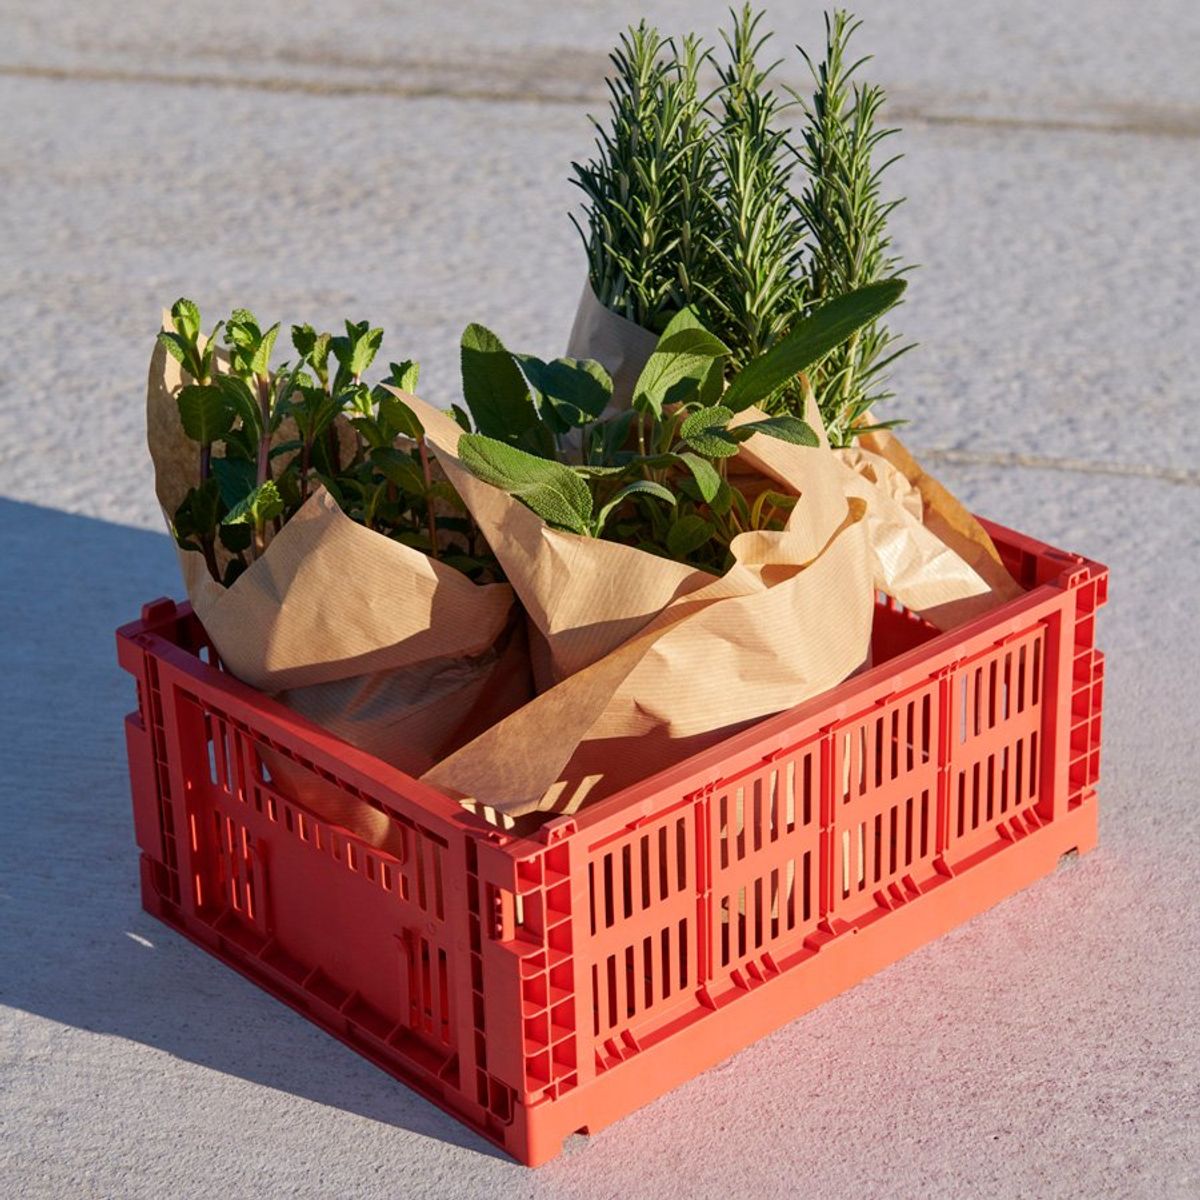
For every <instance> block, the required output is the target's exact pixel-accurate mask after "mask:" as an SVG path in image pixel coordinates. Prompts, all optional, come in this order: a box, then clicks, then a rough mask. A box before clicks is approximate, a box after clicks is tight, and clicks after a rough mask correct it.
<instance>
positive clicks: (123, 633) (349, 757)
mask: <svg viewBox="0 0 1200 1200" xmlns="http://www.w3.org/2000/svg"><path fill="white" fill-rule="evenodd" d="M977 519H978V520H979V521H980V523H981V524H982V525H983V526H984V528H985V529H986V531H987V532H988V534H989V536H991V537H993V539H996V540H1001V541H1003V542H1005V543H1006V544H1008V545H1011V546H1014V547H1016V548H1019V549H1024V550H1028V551H1030V552H1033V553H1037V554H1039V555H1041V556H1043V557H1044V556H1047V555H1049V556H1050V557H1052V558H1055V559H1060V560H1061V561H1062V571H1061V572H1060V573H1059V574H1058V575H1056V576H1054V577H1052V578H1050V579H1047V580H1044V581H1043V582H1042V583H1039V584H1037V585H1035V586H1034V587H1032V588H1029V589H1028V590H1027V591H1025V592H1024V594H1023V595H1021V596H1019V597H1017V598H1015V599H1013V600H1011V601H1008V602H1007V603H1005V604H1002V605H999V606H998V607H996V608H994V609H992V610H991V611H990V612H987V613H984V614H982V615H981V616H979V617H976V618H974V619H973V620H971V621H968V622H966V623H965V624H962V625H958V626H955V627H953V628H951V629H948V630H943V631H941V632H939V633H937V634H936V635H935V636H933V637H931V638H930V639H929V640H928V641H925V642H923V643H921V644H920V645H919V646H915V647H913V648H912V649H911V650H907V651H905V652H904V653H902V654H898V655H896V656H894V657H892V658H888V659H885V660H884V661H882V662H879V663H876V664H875V665H873V666H871V667H869V668H868V669H866V670H865V671H862V672H860V673H859V674H856V675H854V676H851V677H850V678H848V679H845V680H843V681H842V682H841V683H839V684H837V685H836V686H834V687H832V688H829V689H827V690H826V691H823V692H820V693H818V694H817V695H815V696H811V697H809V699H807V700H803V701H801V702H800V703H799V704H796V705H793V706H792V707H791V708H786V709H782V710H780V711H779V712H776V713H772V714H769V715H767V716H765V717H762V718H759V719H756V720H754V721H752V723H751V724H750V725H749V726H748V727H747V728H745V729H743V730H741V731H739V732H738V733H735V734H732V735H730V736H729V737H727V738H723V739H721V740H720V741H718V742H715V743H714V744H713V745H711V746H709V747H707V748H706V749H703V750H699V751H697V752H696V753H695V754H691V755H689V756H688V757H687V758H685V759H683V760H681V761H680V762H678V763H674V764H672V765H670V766H667V767H664V768H663V769H661V770H659V771H656V772H655V773H653V774H652V775H648V776H646V778H645V779H641V780H638V781H637V782H635V783H632V784H629V785H628V786H627V787H624V788H622V789H621V790H620V791H617V792H614V793H613V794H612V795H611V796H606V797H604V798H603V799H601V800H598V801H596V802H595V803H593V804H588V805H585V806H584V807H583V808H582V809H580V810H579V811H578V812H575V813H557V814H556V813H550V814H549V815H548V816H547V818H546V821H545V822H544V823H543V824H542V825H541V826H540V827H539V828H538V829H537V830H536V831H534V832H532V833H529V834H524V835H521V834H516V833H513V832H511V831H508V830H503V829H499V828H497V827H496V826H495V825H492V824H490V823H489V822H488V821H486V820H485V819H484V818H483V817H481V816H478V815H477V814H475V813H472V812H470V811H468V810H467V809H465V808H463V807H462V805H461V804H460V803H459V802H458V801H457V800H455V799H453V798H452V797H450V796H447V795H446V794H445V793H444V792H441V791H439V790H438V789H437V788H434V787H432V786H430V785H429V784H427V783H424V782H423V781H422V780H421V779H419V778H417V777H415V776H412V775H409V774H407V773H406V772H405V771H402V770H401V769H400V768H398V767H393V766H390V765H389V764H387V763H386V762H384V761H383V760H382V759H379V758H376V757H375V756H374V755H372V754H369V753H367V752H366V751H364V750H360V749H358V748H357V747H355V746H353V745H352V744H351V743H349V742H347V741H344V740H343V739H342V738H339V737H338V736H337V735H336V734H333V733H330V732H329V731H328V730H326V729H323V728H322V727H321V726H320V725H318V724H316V723H315V722H313V721H311V720H309V719H308V718H307V717H303V716H301V715H300V714H299V713H297V712H294V711H293V710H292V709H290V708H288V707H287V706H286V705H285V704H283V703H282V702H281V701H278V700H276V699H275V698H274V697H272V696H270V695H269V694H268V693H266V692H263V691H260V690H259V689H258V688H255V687H253V686H252V685H250V684H247V683H244V682H243V681H242V680H240V679H238V678H236V676H234V675H232V674H230V673H229V672H226V671H221V670H219V669H218V668H216V667H215V666H213V665H212V664H211V663H208V662H205V661H204V660H202V659H200V658H199V657H197V656H196V655H193V654H191V653H189V652H188V651H186V650H183V649H182V648H181V647H180V646H178V645H177V644H176V643H175V642H174V641H172V640H171V639H170V638H169V637H167V636H165V635H164V634H162V633H159V632H156V626H158V627H161V625H162V623H163V622H164V621H168V620H170V621H176V620H180V619H186V618H187V617H188V616H190V615H192V606H191V604H190V603H189V602H187V601H182V602H177V601H175V600H173V599H171V598H169V597H162V598H160V599H157V600H154V601H151V602H150V603H148V604H145V605H143V606H142V615H141V617H140V618H139V619H138V620H136V621H131V622H129V623H127V624H125V625H122V626H120V627H119V628H118V629H117V631H116V634H117V639H118V642H120V640H122V639H125V640H128V641H130V642H133V643H135V644H136V645H138V646H139V647H141V648H143V649H145V650H149V651H151V652H152V653H153V654H155V655H156V656H157V657H159V658H161V659H163V660H165V661H167V662H169V663H171V664H172V665H173V666H174V667H175V668H176V669H178V670H180V671H181V672H182V673H184V674H186V675H191V676H193V677H197V678H198V679H200V680H201V681H202V682H203V683H204V684H205V685H206V686H207V687H211V688H215V689H217V690H219V691H221V692H223V693H225V694H226V695H228V696H229V697H230V698H231V699H233V700H234V701H235V702H236V703H238V704H241V705H246V706H248V707H251V708H253V709H254V711H255V715H256V718H258V719H262V718H266V719H267V720H269V721H270V722H271V724H272V725H274V726H275V727H276V729H275V730H274V731H272V736H274V735H275V733H276V732H277V733H278V734H279V735H280V737H279V740H280V742H281V744H286V743H288V742H291V741H295V742H297V743H298V744H299V745H306V746H310V747H312V746H315V747H316V748H317V749H319V750H320V751H322V752H323V753H326V754H328V755H330V756H331V757H334V758H336V759H337V760H338V762H339V765H340V767H341V769H342V770H343V771H345V772H347V773H349V774H353V775H359V776H363V777H365V778H367V779H369V780H370V783H371V785H372V790H379V789H382V790H383V791H385V792H388V793H395V794H396V795H398V796H402V797H403V798H404V800H405V801H406V802H407V803H409V804H414V803H415V804H418V805H420V806H421V807H422V808H424V809H426V810H427V811H428V812H429V814H430V815H431V816H434V817H436V818H438V819H441V820H444V821H449V822H450V823H451V824H453V825H456V826H457V827H459V828H460V829H462V830H463V831H464V832H467V833H469V834H471V835H472V836H475V837H478V838H480V839H482V840H484V841H487V842H490V843H491V844H493V845H494V846H495V847H496V848H498V849H501V850H502V851H503V852H504V853H505V854H507V855H509V856H511V857H512V858H513V859H516V860H519V859H523V858H526V857H530V856H533V855H536V854H540V853H542V852H543V851H544V850H545V849H546V846H547V845H549V844H553V843H554V842H555V841H557V840H559V839H560V838H562V837H567V836H574V835H575V834H577V833H584V832H589V833H602V832H603V831H602V829H601V827H602V826H609V827H611V828H613V829H619V828H629V827H634V826H636V825H638V824H639V823H640V822H641V821H642V820H643V819H644V818H646V817H647V816H649V815H650V812H649V807H651V806H652V805H653V802H654V800H655V798H656V797H658V796H660V795H661V794H663V793H664V792H668V791H669V792H672V793H674V794H675V795H683V796H689V795H697V794H701V793H703V792H705V791H709V790H712V789H713V788H715V787H716V786H718V785H719V783H720V782H721V781H722V780H725V779H731V778H735V777H737V776H738V775H740V774H742V773H743V772H744V771H745V770H748V769H750V768H751V767H752V766H754V765H756V764H758V763H762V762H764V761H769V760H770V759H771V758H775V757H777V756H778V755H781V754H783V753H784V752H785V750H786V749H788V748H790V747H794V746H795V745H797V744H798V743H801V742H804V741H807V740H809V738H811V737H813V736H819V735H820V734H821V733H823V732H825V731H826V730H828V729H830V728H832V727H834V726H835V725H837V724H839V723H840V722H842V721H845V720H852V719H853V718H854V717H855V716H857V715H861V714H862V713H865V712H869V711H870V709H871V708H874V707H876V706H877V705H878V704H879V703H881V702H884V701H886V700H890V699H893V698H894V697H895V696H897V695H899V694H900V693H902V692H904V691H906V690H908V689H907V688H906V687H905V686H904V685H901V686H899V687H897V688H895V689H893V690H892V691H890V692H888V693H887V695H886V696H880V695H878V694H877V693H878V688H879V685H880V684H881V683H884V682H885V681H887V680H890V679H893V678H895V677H898V676H905V675H907V674H908V673H909V672H910V671H912V670H914V669H916V668H918V667H919V666H920V665H921V664H922V663H925V662H927V661H928V660H929V659H931V658H937V657H938V656H939V655H942V654H944V652H945V651H946V650H948V649H950V648H951V647H954V648H955V650H956V652H955V654H954V655H953V657H952V658H950V659H948V660H947V661H946V662H944V663H943V665H942V666H941V667H939V668H937V671H938V672H939V673H947V674H948V673H950V672H952V671H953V670H954V669H955V668H956V667H957V666H958V665H960V664H961V663H963V662H965V661H967V660H969V659H970V658H972V657H973V656H974V655H975V654H976V653H978V652H980V650H982V649H984V648H986V646H988V645H993V644H995V642H996V641H997V640H998V639H999V638H1003V637H1004V636H1005V632H1004V631H1005V629H1006V627H1008V629H1009V632H1016V631H1017V629H1019V628H1024V627H1027V626H1028V622H1029V619H1030V618H1031V617H1032V616H1033V614H1034V613H1035V612H1036V611H1037V610H1038V609H1039V608H1042V607H1048V606H1050V605H1051V604H1052V601H1053V598H1054V596H1055V595H1056V594H1057V593H1058V592H1060V591H1062V590H1064V589H1066V588H1071V587H1077V586H1081V585H1082V584H1084V583H1086V582H1087V581H1088V580H1090V579H1094V578H1096V577H1098V576H1102V575H1106V574H1107V573H1108V568H1107V567H1105V566H1104V565H1103V564H1101V563H1099V562H1096V561H1094V560H1091V559H1088V558H1085V557H1083V556H1082V555H1078V554H1073V553H1070V552H1068V551H1062V550H1056V549H1055V548H1054V547H1052V546H1050V545H1049V544H1047V543H1044V542H1041V541H1038V540H1037V539H1035V538H1032V537H1030V536H1029V535H1027V534H1023V533H1020V532H1019V531H1017V530H1013V529H1010V528H1008V527H1007V526H1004V525H1001V524H1000V523H998V522H996V521H991V520H988V519H987V518H984V517H978V518H977ZM926 676H927V677H928V672H926ZM797 726H802V727H807V732H806V733H805V734H804V735H803V736H800V737H798V738H797V737H793V738H792V739H790V741H789V743H788V746H786V747H780V749H779V750H778V751H776V752H774V753H772V755H770V756H769V758H764V756H762V755H759V756H758V758H754V757H753V751H754V749H755V747H757V746H759V745H760V744H761V743H762V742H763V741H770V740H772V739H777V737H778V735H781V734H783V733H784V732H785V731H788V730H794V729H795V727H797ZM747 755H750V756H751V757H747ZM722 766H723V767H725V768H726V769H724V770H718V768H719V767H722ZM379 802H380V803H381V804H382V805H383V806H384V807H385V808H387V809H389V812H390V815H392V816H400V815H402V814H401V813H400V811H399V810H398V809H396V808H395V807H393V806H391V805H388V803H387V801H386V800H385V799H382V798H380V800H379ZM622 818H623V819H622ZM337 828H338V829H339V830H342V831H343V832H344V833H345V834H346V836H349V837H354V836H355V835H354V834H353V833H352V832H350V831H349V830H343V828H342V827H341V826H337Z"/></svg>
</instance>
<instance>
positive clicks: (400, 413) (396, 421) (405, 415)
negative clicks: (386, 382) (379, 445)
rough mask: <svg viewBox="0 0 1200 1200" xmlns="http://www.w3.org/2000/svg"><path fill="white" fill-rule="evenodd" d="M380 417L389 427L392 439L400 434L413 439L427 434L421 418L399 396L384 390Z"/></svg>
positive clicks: (380, 405) (380, 402)
mask: <svg viewBox="0 0 1200 1200" xmlns="http://www.w3.org/2000/svg"><path fill="white" fill-rule="evenodd" d="M379 418H380V420H381V421H383V423H384V425H385V426H386V427H387V431H388V432H389V433H390V434H391V437H392V440H395V438H396V436H397V435H398V434H403V435H404V436H405V437H410V438H412V439H413V441H416V440H417V438H422V437H424V436H425V427H424V426H423V425H422V424H421V420H420V418H419V417H418V416H417V414H416V413H415V412H413V410H412V409H411V408H409V407H408V405H407V404H405V403H404V401H403V400H401V399H400V397H399V396H393V395H392V394H391V392H384V394H383V395H382V397H381V398H380V400H379Z"/></svg>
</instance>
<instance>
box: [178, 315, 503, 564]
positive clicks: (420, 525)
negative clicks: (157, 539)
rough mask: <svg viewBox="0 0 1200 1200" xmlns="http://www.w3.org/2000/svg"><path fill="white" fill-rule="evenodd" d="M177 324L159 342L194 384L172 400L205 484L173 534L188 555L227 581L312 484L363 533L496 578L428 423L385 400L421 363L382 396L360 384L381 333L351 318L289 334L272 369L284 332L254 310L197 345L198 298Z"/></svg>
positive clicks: (412, 381) (392, 371)
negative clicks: (442, 471)
mask: <svg viewBox="0 0 1200 1200" xmlns="http://www.w3.org/2000/svg"><path fill="white" fill-rule="evenodd" d="M171 325H172V328H170V329H168V330H165V331H164V332H163V333H162V334H160V335H159V339H160V341H161V342H162V343H163V345H164V347H165V348H166V349H167V351H168V352H169V353H170V354H172V355H173V356H174V357H175V358H176V360H177V361H178V362H179V363H180V365H181V366H182V367H183V369H184V371H185V372H186V374H187V375H188V376H190V380H189V381H188V382H186V383H185V384H184V386H183V387H182V388H181V389H180V391H179V394H178V404H179V415H180V421H181V423H182V426H183V430H184V432H185V433H186V434H187V435H188V437H190V438H191V439H192V440H194V441H196V442H197V443H199V445H200V461H199V470H198V483H197V484H196V486H195V487H193V488H191V489H190V490H189V492H188V493H187V495H186V496H185V498H184V500H183V502H182V503H181V504H180V506H179V508H178V510H177V511H176V512H175V514H174V518H173V522H172V527H173V530H174V533H175V537H176V540H177V541H178V543H179V545H180V546H182V547H183V548H184V549H188V550H193V551H196V552H198V553H200V554H202V555H203V557H204V561H205V564H206V566H207V568H208V571H209V574H210V575H211V576H212V577H213V578H214V579H216V580H218V581H219V582H222V583H224V584H226V585H227V586H228V585H229V584H230V583H232V582H233V581H234V580H235V579H236V578H237V576H238V575H239V574H240V573H241V572H242V571H244V570H245V569H246V568H247V566H248V565H249V564H250V563H251V562H253V561H254V559H256V558H257V557H259V556H260V555H261V554H263V553H264V551H265V550H266V547H267V545H268V543H269V540H270V537H271V536H272V535H273V534H274V533H277V532H278V531H279V530H280V529H281V528H282V527H283V524H284V523H285V522H286V521H287V520H288V519H289V518H290V517H292V516H293V515H294V514H295V513H296V512H297V511H299V509H300V508H301V507H302V506H303V505H304V504H305V502H306V501H307V500H308V499H309V497H310V496H311V495H312V493H313V491H314V490H315V489H316V488H317V487H318V486H321V487H324V488H326V489H327V491H328V492H329V494H330V495H331V496H332V497H333V498H334V499H335V500H336V501H337V503H338V504H339V505H340V507H341V508H342V509H343V511H344V512H346V513H347V515H349V516H350V517H351V518H352V519H354V520H356V521H358V522H360V523H361V524H363V525H365V526H366V527H367V528H368V529H372V530H375V531H377V532H379V533H381V534H383V535H384V536H386V537H389V538H393V539H394V540H396V541H399V542H401V543H402V544H404V545H408V546H412V547H414V548H416V549H419V550H422V551H424V552H425V553H428V554H430V555H432V556H433V557H437V558H442V559H443V560H444V561H446V562H447V563H448V564H450V565H452V566H455V567H457V568H458V569H460V570H462V571H464V572H466V573H467V574H468V575H470V576H472V577H473V578H478V579H486V578H498V577H499V572H498V568H497V567H496V565H495V562H494V560H493V559H492V558H491V557H490V554H489V552H488V551H487V549H486V547H485V546H483V545H482V541H481V539H480V538H479V535H478V531H477V529H476V528H475V526H474V523H473V522H472V521H471V520H470V518H469V515H468V514H467V512H466V509H465V506H464V505H463V503H462V501H461V499H460V498H459V497H458V495H457V493H456V492H455V491H454V489H453V488H452V487H451V486H450V484H449V483H448V482H447V481H446V480H445V479H439V478H435V473H434V469H433V463H432V461H431V458H430V455H429V452H428V449H427V447H426V445H425V431H424V429H423V428H422V427H421V423H420V421H419V420H418V419H417V417H416V415H415V414H414V413H413V411H412V410H411V408H409V406H408V405H406V404H405V403H404V402H403V401H402V400H401V399H400V398H399V397H398V396H396V395H394V394H393V393H392V391H390V390H389V387H394V388H397V389H399V390H401V391H408V392H411V391H413V390H414V389H415V387H416V384H417V379H418V374H419V368H418V366H417V364H416V363H415V362H411V361H405V362H400V363H391V364H390V368H389V373H388V375H387V377H386V378H385V379H384V380H383V381H382V382H381V383H378V384H376V385H374V386H372V385H371V384H369V383H368V382H367V381H366V379H365V375H366V373H367V371H368V370H369V369H370V367H371V366H372V364H373V362H374V360H375V357H376V355H377V354H378V352H379V349H380V346H381V344H382V342H383V330H382V329H378V328H373V327H372V326H371V325H370V324H369V323H368V322H365V321H362V322H357V323H355V322H350V321H347V322H346V323H345V333H344V334H339V335H336V336H335V335H333V334H331V333H328V332H318V331H317V330H316V329H314V328H313V326H311V325H307V324H305V325H293V326H292V328H291V341H292V347H293V350H294V351H295V358H294V360H293V361H291V362H290V363H287V362H285V363H282V364H280V365H278V366H274V367H273V366H272V363H271V358H272V354H273V351H274V348H275V344H276V341H277V339H278V335H279V331H280V325H279V324H278V323H276V324H274V325H272V326H270V327H269V328H266V329H264V328H263V326H262V325H261V323H260V322H259V321H258V319H257V318H256V317H255V316H254V314H253V313H251V312H249V311H248V310H246V309H236V310H235V311H234V312H233V313H232V314H231V315H230V317H229V318H228V319H227V320H226V321H224V322H221V323H219V324H218V325H217V326H216V327H215V328H214V330H213V332H212V334H211V335H210V336H209V337H208V339H207V340H206V341H204V342H203V344H201V339H200V335H199V328H200V314H199V311H198V310H197V308H196V306H195V304H193V303H192V302H191V301H189V300H179V301H177V302H176V304H175V305H174V307H173V308H172V318H171ZM222 328H223V329H224V331H225V343H226V347H227V351H226V354H225V356H224V359H223V360H220V359H218V357H217V354H216V336H217V333H218V332H219V331H220V330H221V329H222ZM293 431H294V434H295V436H290V435H291V433H292V432H293ZM348 444H352V446H353V449H352V450H351V451H350V452H349V453H347V452H346V451H347V446H348ZM219 551H223V552H224V557H225V558H226V560H227V565H226V567H225V569H224V571H222V570H221V567H220V558H221V555H220V554H219V553H218V552H219Z"/></svg>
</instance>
